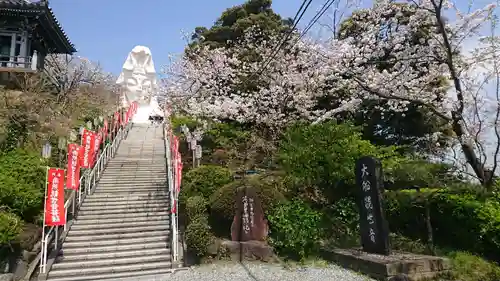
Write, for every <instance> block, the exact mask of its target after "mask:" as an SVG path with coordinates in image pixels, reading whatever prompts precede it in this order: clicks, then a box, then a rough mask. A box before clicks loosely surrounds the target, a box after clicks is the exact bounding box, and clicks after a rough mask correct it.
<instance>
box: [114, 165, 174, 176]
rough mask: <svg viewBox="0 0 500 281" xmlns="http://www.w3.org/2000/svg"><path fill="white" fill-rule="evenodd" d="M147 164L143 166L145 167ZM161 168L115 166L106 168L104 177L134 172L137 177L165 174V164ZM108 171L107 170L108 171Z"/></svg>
mask: <svg viewBox="0 0 500 281" xmlns="http://www.w3.org/2000/svg"><path fill="white" fill-rule="evenodd" d="M146 165H147V164H145V166H146ZM162 166H163V167H142V166H141V167H137V166H128V167H126V166H119V165H118V166H116V167H106V170H104V175H116V174H122V173H125V172H134V173H137V174H139V175H145V174H147V173H151V174H161V173H165V171H166V170H167V164H166V163H163V165H162ZM108 169H109V170H108ZM128 175H129V176H133V175H134V174H128Z"/></svg>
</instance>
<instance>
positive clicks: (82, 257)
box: [56, 243, 170, 263]
mask: <svg viewBox="0 0 500 281" xmlns="http://www.w3.org/2000/svg"><path fill="white" fill-rule="evenodd" d="M165 246H166V243H165V245H163V247H158V248H151V249H136V250H124V251H109V252H100V253H81V254H78V255H71V254H66V253H63V252H62V251H61V253H62V254H60V255H59V256H58V257H57V258H56V262H57V263H60V262H76V261H82V262H84V261H91V260H101V259H113V258H126V257H137V256H155V255H165V254H167V255H170V249H167V248H165Z"/></svg>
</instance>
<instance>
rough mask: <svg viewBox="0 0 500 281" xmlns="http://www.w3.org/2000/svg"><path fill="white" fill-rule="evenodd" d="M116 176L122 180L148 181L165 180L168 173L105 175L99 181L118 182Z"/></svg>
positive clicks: (150, 172)
mask: <svg viewBox="0 0 500 281" xmlns="http://www.w3.org/2000/svg"><path fill="white" fill-rule="evenodd" d="M116 176H119V178H118V179H120V180H129V181H130V180H146V179H165V177H166V176H167V173H166V172H152V171H149V172H144V173H137V174H136V173H133V174H129V173H122V174H121V175H113V174H104V175H102V177H101V178H100V179H99V180H100V181H116V180H117V178H116Z"/></svg>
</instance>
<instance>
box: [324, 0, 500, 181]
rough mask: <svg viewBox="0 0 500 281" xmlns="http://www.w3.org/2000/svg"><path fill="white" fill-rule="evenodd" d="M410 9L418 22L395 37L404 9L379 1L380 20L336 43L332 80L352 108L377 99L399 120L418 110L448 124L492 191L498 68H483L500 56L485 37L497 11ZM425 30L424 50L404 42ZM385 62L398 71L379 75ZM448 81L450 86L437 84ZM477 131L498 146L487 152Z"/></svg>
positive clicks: (329, 52) (330, 51) (433, 3)
mask: <svg viewBox="0 0 500 281" xmlns="http://www.w3.org/2000/svg"><path fill="white" fill-rule="evenodd" d="M407 3H409V4H410V5H411V6H410V8H411V9H413V14H412V15H411V16H410V17H409V18H406V20H407V22H406V23H405V28H401V29H397V26H399V25H398V20H401V19H402V18H403V16H404V11H401V10H398V9H400V7H401V6H400V5H399V4H398V3H394V2H392V1H378V3H377V4H376V5H375V6H374V7H373V8H372V9H370V10H369V12H368V13H365V14H364V16H365V17H371V18H373V19H375V20H374V21H366V22H367V23H368V24H367V25H366V26H361V27H360V29H361V32H359V33H358V34H357V36H356V37H347V38H345V39H342V40H335V41H333V40H332V42H331V43H330V44H331V45H330V47H329V48H326V49H325V53H324V55H325V58H327V60H328V63H329V64H330V68H331V69H332V70H333V73H335V74H333V75H335V76H336V77H339V79H338V80H337V81H338V83H337V86H339V87H341V88H343V89H344V90H347V91H348V92H349V93H350V97H349V101H350V102H351V104H352V103H355V101H362V100H364V99H379V100H383V101H385V104H386V105H388V106H389V108H390V109H391V110H398V111H400V112H405V111H406V110H407V108H408V105H409V104H416V105H418V106H421V107H425V108H426V109H427V110H429V111H430V112H431V113H432V114H434V115H435V116H438V117H440V118H441V119H442V120H445V121H446V122H448V123H449V124H450V126H451V129H452V131H453V140H454V141H456V142H457V145H458V146H459V147H460V150H461V155H462V156H463V159H464V160H465V161H466V162H467V164H468V167H469V168H470V169H471V170H472V171H473V175H474V176H475V177H476V178H477V179H479V181H480V182H481V183H482V184H484V185H486V186H490V185H491V184H492V180H493V175H494V172H495V171H494V170H495V169H496V164H495V163H496V158H497V155H498V145H499V138H498V137H495V135H497V136H498V134H497V133H496V131H497V127H498V117H494V118H487V117H486V116H492V114H493V116H496V113H497V112H499V108H498V105H499V103H498V100H497V99H496V98H495V97H494V95H493V96H492V95H491V92H489V91H488V89H487V87H486V85H487V84H488V81H490V82H491V80H492V79H494V77H496V75H495V70H494V68H495V67H483V66H493V65H495V63H496V58H497V54H498V48H496V46H494V44H493V43H492V42H495V41H496V40H494V36H493V37H492V36H489V37H483V36H484V34H482V33H481V32H482V31H483V30H484V27H485V25H486V26H487V25H488V23H489V22H491V20H492V19H493V12H494V9H495V5H488V6H486V7H484V8H482V9H478V10H476V11H473V12H470V13H462V12H460V11H459V10H458V9H457V8H456V6H454V5H453V3H452V2H450V1H444V0H419V1H411V2H407ZM451 13H455V14H456V16H455V20H453V21H452V20H449V19H446V16H448V15H450V14H451ZM387 14H394V15H393V16H391V17H387ZM370 23H371V24H370ZM422 26H426V28H427V29H428V34H429V36H428V37H427V38H420V40H424V41H425V42H420V43H421V44H417V45H415V44H410V43H409V42H411V41H410V40H406V39H408V38H412V37H413V36H414V33H415V32H416V31H418V28H420V27H422ZM479 38H482V40H481V42H480V44H479V45H478V47H477V48H476V50H475V51H474V52H473V53H472V54H469V53H468V52H467V50H466V49H465V48H464V44H465V43H466V42H471V41H472V42H474V41H476V42H477V39H479ZM486 38H489V39H486ZM474 39H476V40H474ZM486 42H488V43H486ZM339 50H340V51H339ZM381 57H383V58H384V63H389V64H391V65H392V67H391V68H390V69H386V68H385V69H380V67H379V64H378V62H379V59H380V58H381ZM492 69H493V70H492ZM422 73H424V75H422ZM345 78H347V79H345ZM443 78H444V79H445V81H447V82H448V83H437V82H439V81H441V80H442V79H443ZM493 82H494V81H493ZM443 93H446V94H444V95H443ZM483 104H490V105H491V106H489V107H485V106H482V105H483ZM324 117H328V116H324ZM324 117H323V118H324ZM487 120H488V121H487ZM486 128H489V132H486V131H485V130H486ZM478 130H481V131H482V132H483V133H484V134H486V135H488V136H489V137H493V138H494V141H493V142H490V144H489V146H490V148H489V149H487V148H486V146H488V144H487V143H488V141H485V139H484V138H483V139H482V140H481V139H480V138H479V135H480V134H478V133H477V132H478ZM493 132H494V133H493ZM492 133H493V134H492ZM491 146H493V147H491ZM481 151H490V153H482V152H481ZM491 152H492V154H491ZM480 155H482V156H480ZM492 155H493V158H494V159H495V160H493V161H491V159H490V162H489V163H488V160H487V159H486V158H491V157H492ZM488 156H489V157H488ZM481 158H482V159H481ZM488 164H489V165H490V166H488Z"/></svg>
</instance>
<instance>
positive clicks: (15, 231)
mask: <svg viewBox="0 0 500 281" xmlns="http://www.w3.org/2000/svg"><path fill="white" fill-rule="evenodd" d="M22 230H23V221H22V220H21V218H20V217H18V216H16V215H15V214H13V213H9V212H3V211H0V246H4V245H9V244H11V243H13V242H15V241H16V240H17V238H18V237H19V234H20V233H21V231H22Z"/></svg>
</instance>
